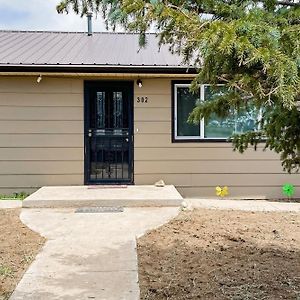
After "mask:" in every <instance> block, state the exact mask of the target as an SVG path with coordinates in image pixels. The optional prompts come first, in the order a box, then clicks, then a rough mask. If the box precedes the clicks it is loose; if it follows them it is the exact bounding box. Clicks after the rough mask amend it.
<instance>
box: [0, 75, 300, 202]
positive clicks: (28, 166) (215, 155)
mask: <svg viewBox="0 0 300 300" xmlns="http://www.w3.org/2000/svg"><path fill="white" fill-rule="evenodd" d="M136 97H148V103H137V101H136ZM134 120H135V128H134V129H135V150H134V158H135V162H134V163H135V174H134V175H135V183H136V184H152V183H154V182H155V181H157V180H159V179H164V180H165V181H166V183H168V184H175V185H176V186H177V187H178V189H179V190H180V192H181V193H182V194H183V195H184V196H186V197H197V196H198V197H203V196H205V197H213V196H214V189H215V186H216V185H228V186H229V187H230V192H231V194H232V195H234V196H268V197H274V196H276V197H279V196H280V195H281V185H282V184H284V183H285V182H291V183H293V184H295V185H296V186H297V187H299V188H298V191H297V193H298V196H300V175H299V174H297V175H295V174H294V175H287V174H285V173H284V172H283V171H282V168H281V165H280V161H279V159H278V155H276V154H275V153H273V152H270V151H262V148H263V147H261V149H259V151H254V150H253V149H249V150H248V151H247V152H246V153H244V154H239V153H236V152H233V151H232V147H231V145H230V144H228V143H172V139H171V80H170V79H144V80H143V88H138V87H137V86H136V85H135V97H134ZM83 128H84V116H83V80H82V79H66V78H52V79H50V78H43V80H42V81H41V83H40V84H37V82H36V78H35V77H16V78H13V77H2V78H0V193H11V192H15V191H26V192H30V191H33V190H35V189H37V188H38V187H40V186H43V185H70V184H74V185H76V184H83V181H84V180H83V173H84V140H83Z"/></svg>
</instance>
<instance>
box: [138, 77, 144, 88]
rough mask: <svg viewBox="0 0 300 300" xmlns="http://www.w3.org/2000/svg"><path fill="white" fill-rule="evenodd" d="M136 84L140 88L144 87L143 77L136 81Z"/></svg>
mask: <svg viewBox="0 0 300 300" xmlns="http://www.w3.org/2000/svg"><path fill="white" fill-rule="evenodd" d="M136 84H137V85H138V87H139V88H142V87H143V81H142V80H141V79H138V80H137V81H136Z"/></svg>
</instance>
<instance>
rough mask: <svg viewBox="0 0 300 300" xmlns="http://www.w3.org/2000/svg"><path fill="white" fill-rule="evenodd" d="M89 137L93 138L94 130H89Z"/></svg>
mask: <svg viewBox="0 0 300 300" xmlns="http://www.w3.org/2000/svg"><path fill="white" fill-rule="evenodd" d="M88 136H89V137H92V130H90V129H89V133H88Z"/></svg>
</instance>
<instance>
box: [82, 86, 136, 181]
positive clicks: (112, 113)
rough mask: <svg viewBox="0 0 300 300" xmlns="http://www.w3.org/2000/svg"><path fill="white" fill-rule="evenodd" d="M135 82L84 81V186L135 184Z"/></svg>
mask: <svg viewBox="0 0 300 300" xmlns="http://www.w3.org/2000/svg"><path fill="white" fill-rule="evenodd" d="M132 106H133V83H132V82H125V81H108V82H104V81H87V82H85V183H86V184H122V183H123V184H131V183H133V109H132Z"/></svg>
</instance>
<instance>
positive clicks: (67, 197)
mask: <svg viewBox="0 0 300 300" xmlns="http://www.w3.org/2000/svg"><path fill="white" fill-rule="evenodd" d="M182 199H183V198H182V196H181V195H180V194H179V192H178V191H177V190H176V188H175V187H174V186H173V185H166V186H164V187H156V186H153V185H132V186H119V187H118V186H113V187H110V186H101V185H99V186H49V187H48V186H47V187H42V188H40V189H39V190H37V191H36V192H35V193H33V194H31V195H30V196H29V197H27V198H26V199H25V200H24V201H23V207H24V208H60V207H61V208H68V207H69V208H78V207H99V206H102V207H112V206H122V207H159V206H180V204H181V202H182Z"/></svg>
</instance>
